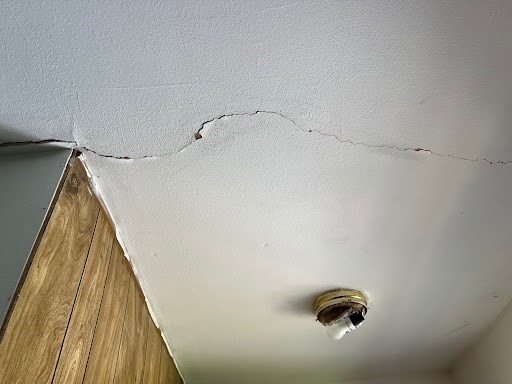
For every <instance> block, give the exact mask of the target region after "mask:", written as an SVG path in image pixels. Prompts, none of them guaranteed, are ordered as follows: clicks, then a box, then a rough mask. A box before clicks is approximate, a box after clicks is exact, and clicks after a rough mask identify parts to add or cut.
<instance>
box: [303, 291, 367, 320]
mask: <svg viewBox="0 0 512 384" xmlns="http://www.w3.org/2000/svg"><path fill="white" fill-rule="evenodd" d="M367 311H368V299H367V298H366V295H365V294H364V293H363V292H361V291H358V290H356V289H347V288H339V289H333V290H330V291H327V292H324V293H322V294H321V295H319V296H318V297H317V298H316V299H315V301H314V302H313V313H314V314H315V316H316V318H317V320H318V321H319V322H320V323H322V324H323V325H325V326H330V325H332V324H336V323H338V322H339V321H341V319H343V318H345V317H347V316H350V315H352V314H359V315H361V316H364V315H366V312H367Z"/></svg>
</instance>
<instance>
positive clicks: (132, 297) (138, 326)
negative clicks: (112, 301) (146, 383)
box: [114, 284, 148, 384]
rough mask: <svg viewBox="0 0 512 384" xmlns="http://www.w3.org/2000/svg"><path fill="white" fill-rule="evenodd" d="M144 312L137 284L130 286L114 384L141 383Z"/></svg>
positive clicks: (144, 327) (145, 333) (144, 340)
mask: <svg viewBox="0 0 512 384" xmlns="http://www.w3.org/2000/svg"><path fill="white" fill-rule="evenodd" d="M146 311H147V309H146V303H145V301H144V298H143V297H142V295H141V293H140V291H139V289H138V287H137V284H131V285H130V291H129V292H128V300H127V303H126V312H125V316H124V325H123V335H122V338H121V346H120V348H119V355H118V358H117V365H116V376H115V380H114V383H120V384H122V383H142V378H143V376H144V359H145V357H146V344H147V343H146V340H147V332H148V318H147V316H144V314H145V312H146Z"/></svg>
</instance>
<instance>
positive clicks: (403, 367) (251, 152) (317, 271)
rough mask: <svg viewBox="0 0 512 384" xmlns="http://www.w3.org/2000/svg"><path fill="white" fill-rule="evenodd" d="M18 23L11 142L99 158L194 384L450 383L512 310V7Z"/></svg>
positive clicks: (137, 261)
mask: <svg viewBox="0 0 512 384" xmlns="http://www.w3.org/2000/svg"><path fill="white" fill-rule="evenodd" d="M1 7H2V12H0V25H2V27H1V29H0V36H1V38H2V48H1V49H2V53H3V54H2V55H0V67H1V68H2V71H0V90H1V92H0V142H5V141H33V142H39V141H54V142H60V143H61V144H67V145H70V146H73V147H77V148H80V149H81V150H82V151H83V152H84V158H85V161H86V162H87V166H88V168H89V171H90V172H91V174H92V176H93V179H94V182H95V184H96V186H97V187H98V191H99V193H100V194H101V198H102V199H103V200H104V201H105V203H106V205H107V208H108V210H109V211H110V213H111V215H112V216H113V219H114V221H115V223H116V225H117V230H118V234H119V236H120V239H121V241H122V242H123V244H124V246H125V248H126V251H127V253H128V255H129V257H130V260H131V262H132V263H133V264H134V267H135V268H136V269H137V274H138V276H139V277H140V279H141V281H142V284H143V286H144V288H145V291H146V294H147V296H148V300H149V302H150V303H151V306H152V309H153V311H154V315H155V317H156V318H157V320H158V323H159V324H160V325H161V327H162V329H163V332H164V333H165V335H166V336H167V339H168V341H169V342H170V344H171V349H172V351H173V353H174V355H175V358H176V359H177V362H178V364H179V366H180V368H181V370H182V371H183V374H184V376H185V378H186V379H187V382H188V383H189V384H191V383H201V382H215V380H217V382H237V380H238V382H239V381H240V378H244V380H245V379H246V378H247V377H249V376H250V377H251V378H252V379H254V380H255V381H258V382H272V381H277V382H279V381H280V380H282V378H283V377H286V378H287V380H290V378H293V379H294V380H295V382H307V383H310V382H316V383H324V382H325V383H327V382H329V383H332V382H342V381H343V380H346V379H350V378H356V377H367V376H379V375H387V374H393V375H395V374H407V373H415V372H438V371H442V370H444V369H446V368H447V367H448V366H449V365H450V363H451V362H452V361H453V360H454V358H455V357H456V356H457V355H458V354H459V353H460V352H461V351H462V350H463V349H464V348H465V347H467V346H468V345H469V344H470V343H471V342H472V341H473V340H474V339H475V337H477V335H479V334H480V333H481V332H482V330H483V329H485V328H486V327H487V326H488V324H489V323H490V322H491V321H492V320H493V319H494V318H495V317H496V316H497V314H498V313H499V311H500V310H501V309H502V308H503V307H504V305H505V304H506V303H507V302H508V300H510V298H512V287H511V286H510V284H509V281H510V278H511V274H510V272H509V271H511V270H512V268H511V267H512V259H511V258H510V257H509V255H510V253H511V251H512V243H511V242H510V240H509V238H510V232H511V230H512V220H511V217H512V206H511V204H509V198H510V196H511V195H512V177H511V172H512V163H511V161H512V148H511V143H512V131H511V130H510V128H509V125H510V123H509V122H510V117H511V115H510V111H511V110H512V109H511V108H510V107H511V106H510V100H511V98H510V91H511V90H512V73H511V72H510V68H511V67H512V44H511V41H510V40H511V36H512V24H511V23H509V20H510V19H511V17H512V4H511V3H509V2H504V1H501V2H500V1H495V2H484V1H475V2H467V1H454V2H449V3H448V2H438V3H434V2H429V1H423V2H422V1H420V2H408V1H403V2H394V3H390V2H385V3H384V2H361V1H346V2H337V1H326V2H321V3H319V2H313V1H302V2H291V1H284V0H282V1H261V2H258V3H257V4H249V3H245V2H242V1H235V0H234V1H207V2H202V3H196V2H188V1H187V2H185V1H173V2H164V1H155V2H135V1H128V2H126V3H124V4H123V5H120V4H117V5H116V4H105V3H101V2H95V1H93V2H87V3H79V2H67V3H65V4H63V3H61V2H52V1H48V2H43V3H41V2H35V1H26V2H22V3H20V2H13V3H6V4H2V5H1ZM335 286H351V287H354V288H358V289H363V290H365V291H367V292H368V293H369V295H370V299H371V301H370V304H371V305H370V311H369V316H368V320H367V321H366V322H365V324H364V327H362V328H361V329H360V330H358V332H357V334H356V333H354V334H353V335H349V336H347V337H346V338H344V339H343V340H342V341H341V342H338V343H334V342H332V341H331V340H329V339H328V338H327V337H325V335H324V332H323V329H321V327H319V326H318V324H316V323H315V322H314V319H313V316H312V315H311V314H310V313H309V304H310V301H311V299H312V297H313V296H314V295H315V294H316V293H318V292H319V291H321V290H323V289H327V288H332V287H335ZM214 379H215V380H214ZM281 382H282V381H281Z"/></svg>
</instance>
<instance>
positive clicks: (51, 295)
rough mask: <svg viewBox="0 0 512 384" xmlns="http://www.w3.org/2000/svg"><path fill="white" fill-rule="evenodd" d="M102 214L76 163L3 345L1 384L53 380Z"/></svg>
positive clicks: (0, 350) (48, 226)
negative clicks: (97, 220)
mask: <svg viewBox="0 0 512 384" xmlns="http://www.w3.org/2000/svg"><path fill="white" fill-rule="evenodd" d="M35 187H37V186H35ZM98 212H99V204H98V202H97V200H96V199H95V198H94V197H93V195H92V193H91V191H90V190H89V185H88V180H87V177H86V176H85V172H84V170H83V168H82V165H81V164H80V163H79V162H78V161H76V162H75V164H74V166H73V167H72V169H71V170H70V171H69V172H68V174H67V177H66V180H65V182H64V186H63V188H62V190H61V193H60V195H59V197H58V200H57V202H56V204H55V207H54V209H53V212H52V215H51V217H50V219H49V221H48V225H47V227H46V230H45V233H44V235H43V237H42V238H41V242H40V243H39V246H38V248H37V251H36V253H35V255H34V259H33V261H32V265H31V267H30V269H29V271H28V273H27V275H26V278H25V281H24V283H23V286H22V288H21V290H20V295H19V297H18V300H17V302H16V305H15V307H14V309H13V311H12V315H11V318H10V320H9V324H8V326H7V327H6V329H5V334H4V337H3V340H2V343H1V344H0V367H1V369H0V382H2V383H49V382H50V381H51V380H52V377H53V373H54V370H55V366H56V362H57V359H58V356H59V352H60V350H61V347H62V343H63V338H64V334H65V331H66V327H67V325H68V322H69V319H70V315H71V310H72V307H73V303H74V301H75V298H76V294H77V291H78V285H79V283H80V277H81V275H82V272H83V269H84V265H85V261H86V257H87V253H88V250H89V246H90V243H91V238H92V234H93V231H94V226H95V223H96V218H97V216H98Z"/></svg>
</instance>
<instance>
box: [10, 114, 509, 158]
mask: <svg viewBox="0 0 512 384" xmlns="http://www.w3.org/2000/svg"><path fill="white" fill-rule="evenodd" d="M260 114H266V115H276V116H279V117H281V118H283V119H285V120H287V121H289V122H291V123H292V124H293V126H295V127H296V128H297V129H299V130H300V131H302V132H307V133H316V134H319V135H321V136H325V137H331V138H333V139H335V140H336V141H338V142H339V143H341V144H349V145H357V146H362V147H366V148H386V149H390V150H393V151H400V152H427V153H429V154H431V155H433V156H439V157H444V158H447V159H453V160H461V161H470V162H474V163H487V164H489V165H510V164H512V160H489V159H486V158H480V157H478V158H469V157H462V156H457V155H453V154H449V153H440V152H435V151H433V150H431V149H426V148H420V147H399V146H397V145H392V144H372V143H368V142H363V141H355V140H351V139H342V138H341V137H339V136H338V135H336V134H332V133H325V132H322V131H320V130H316V129H304V128H302V127H300V126H299V125H298V124H297V123H296V122H295V121H294V120H293V119H291V118H290V117H288V116H286V115H284V114H282V113H281V112H276V111H264V110H256V111H254V112H239V113H231V114H224V115H221V116H218V117H215V118H213V119H210V120H206V121H204V122H203V123H201V127H200V128H199V129H198V130H197V131H196V132H195V133H194V135H193V136H192V138H191V139H190V141H189V142H188V143H187V144H185V145H184V146H182V147H181V148H180V149H179V150H178V151H176V152H172V153H168V154H163V155H147V156H138V157H129V156H114V155H109V154H105V153H100V152H98V151H95V150H93V149H91V148H89V147H86V146H82V145H79V143H78V140H77V138H76V136H77V135H76V130H73V137H74V138H75V141H65V140H58V139H47V140H39V141H23V142H15V143H0V147H1V146H6V145H16V144H54V145H60V146H66V147H70V148H74V149H77V150H80V151H82V152H83V151H86V152H90V153H93V154H95V155H97V156H100V157H104V158H109V159H116V160H142V159H158V158H165V157H171V156H174V155H176V154H177V153H180V152H182V151H184V150H185V149H186V148H188V147H190V146H191V145H192V144H194V143H195V142H196V141H198V140H200V139H202V138H203V134H204V132H205V131H206V129H207V128H209V127H210V126H212V125H213V124H215V122H217V121H221V120H224V119H227V118H230V117H236V116H255V115H260Z"/></svg>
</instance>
